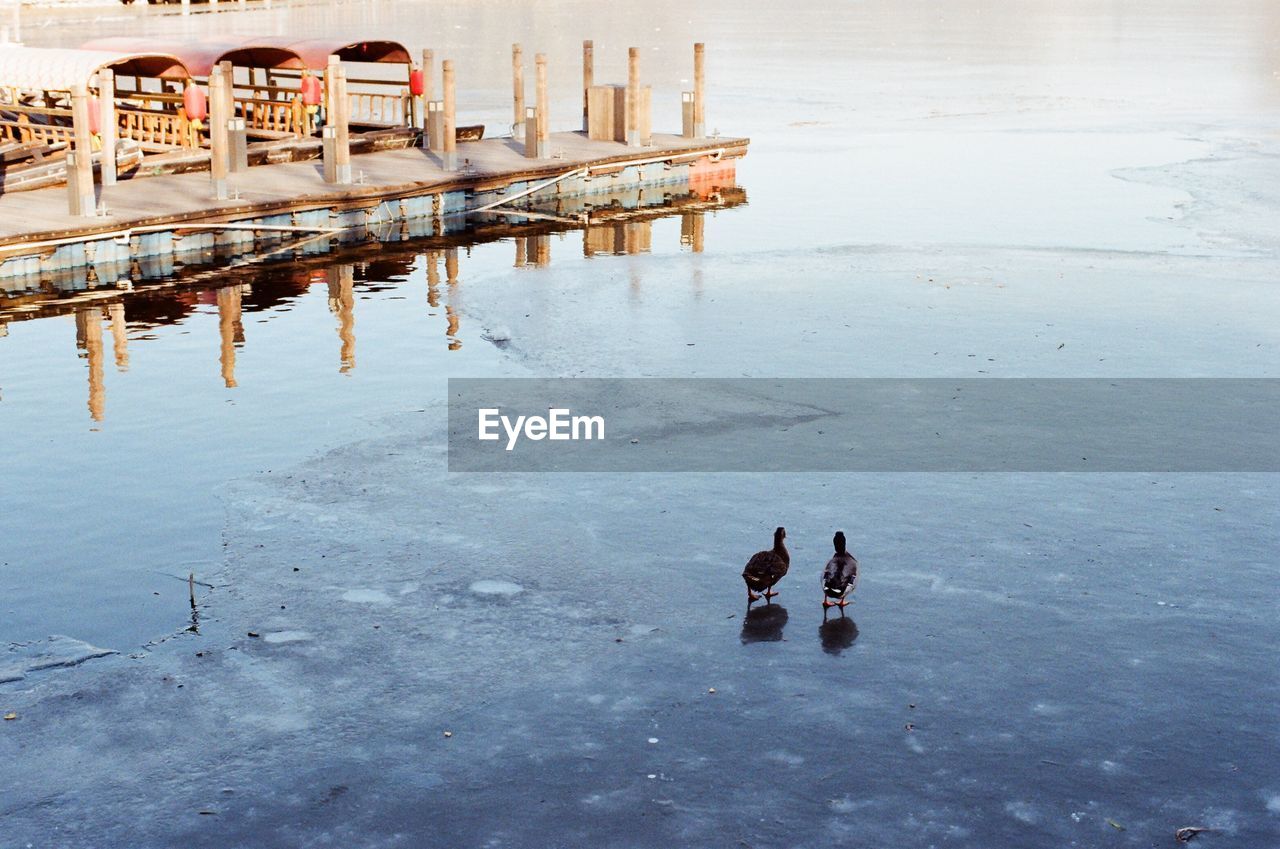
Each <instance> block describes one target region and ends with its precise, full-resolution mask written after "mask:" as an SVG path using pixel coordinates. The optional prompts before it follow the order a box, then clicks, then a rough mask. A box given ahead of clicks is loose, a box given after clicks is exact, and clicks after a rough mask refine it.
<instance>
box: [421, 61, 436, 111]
mask: <svg viewBox="0 0 1280 849" xmlns="http://www.w3.org/2000/svg"><path fill="white" fill-rule="evenodd" d="M435 75H436V52H435V51H434V50H432V49H430V48H427V49H426V50H423V51H422V97H423V99H424V100H427V101H430V100H431V98H433V97H435V96H436V76H435Z"/></svg>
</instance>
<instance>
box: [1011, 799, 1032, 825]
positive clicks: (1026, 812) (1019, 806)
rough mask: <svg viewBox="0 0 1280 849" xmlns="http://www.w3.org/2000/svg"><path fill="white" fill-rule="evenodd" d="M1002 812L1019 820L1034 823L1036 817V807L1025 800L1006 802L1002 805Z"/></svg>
mask: <svg viewBox="0 0 1280 849" xmlns="http://www.w3.org/2000/svg"><path fill="white" fill-rule="evenodd" d="M1004 812H1005V813H1006V814H1008V815H1009V816H1011V817H1013V818H1014V819H1016V820H1018V821H1019V822H1025V823H1028V824H1030V823H1034V822H1035V821H1036V820H1037V819H1038V818H1037V817H1036V809H1035V808H1033V807H1031V805H1030V804H1028V803H1026V802H1007V803H1005V806H1004Z"/></svg>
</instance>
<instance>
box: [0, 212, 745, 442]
mask: <svg viewBox="0 0 1280 849" xmlns="http://www.w3.org/2000/svg"><path fill="white" fill-rule="evenodd" d="M745 200H746V193H745V192H743V191H742V190H741V189H738V188H736V187H732V186H729V187H722V188H720V189H718V190H717V191H716V192H714V193H711V194H707V193H702V194H699V193H691V194H687V195H680V196H676V197H674V198H672V197H666V198H665V199H664V200H663V201H662V203H660V204H653V205H650V206H643V205H640V204H642V203H643V201H644V198H643V197H642V196H641V195H639V194H637V193H635V192H632V193H630V194H626V195H624V196H623V197H622V198H621V200H620V199H619V198H608V197H601V196H592V197H591V198H567V199H559V200H557V201H556V203H555V206H554V208H553V209H551V210H548V211H547V212H545V213H539V212H536V210H537V207H536V205H535V206H534V207H532V208H531V209H530V210H529V211H530V212H531V215H530V217H529V219H528V220H526V221H520V220H519V216H518V215H517V216H516V217H515V218H514V219H513V217H512V216H510V215H492V216H488V217H486V216H483V215H481V216H476V218H475V219H473V220H472V221H471V222H470V224H469V232H468V233H466V234H465V236H464V234H458V233H455V234H449V235H447V236H443V237H434V238H432V239H430V241H429V242H428V243H427V244H422V243H419V244H418V245H416V246H415V245H412V244H405V245H403V246H400V245H395V244H387V243H378V242H374V241H371V242H369V243H366V244H362V245H359V246H354V247H350V248H346V249H344V250H343V254H342V255H340V256H326V255H309V254H306V253H295V254H293V255H292V257H291V261H290V262H275V263H266V264H263V265H260V266H257V267H255V268H253V269H252V270H250V269H247V268H237V267H234V266H233V267H229V268H216V269H215V268H212V267H191V268H188V269H184V270H183V271H179V272H176V273H175V272H173V271H172V268H170V269H169V271H167V272H161V271H158V272H156V275H155V278H154V279H155V280H157V281H161V282H160V284H159V285H157V286H147V285H146V284H145V282H141V281H143V280H145V275H144V269H143V268H142V267H141V266H135V268H134V269H133V271H132V272H131V273H132V276H133V278H134V279H135V287H134V288H133V289H130V290H127V291H119V290H116V289H115V287H114V286H111V287H110V289H111V291H101V290H103V289H106V288H107V287H105V286H101V285H98V286H96V287H95V285H94V283H93V282H92V281H86V280H85V279H84V278H76V277H74V275H73V276H67V277H64V278H60V279H59V280H55V281H49V280H43V279H42V280H40V281H39V285H38V286H35V285H28V286H27V287H26V288H22V289H8V290H0V338H3V337H4V336H5V335H6V333H5V330H6V329H7V324H8V323H9V322H12V321H27V320H36V319H40V318H46V317H53V316H65V315H67V314H68V313H70V314H71V315H72V316H73V317H74V319H75V334H76V336H75V338H76V348H77V350H78V351H79V352H81V353H80V356H81V357H83V358H84V359H85V360H87V365H88V369H89V399H88V409H89V415H90V418H91V419H92V421H93V422H95V423H96V422H101V421H103V420H104V417H105V412H106V395H105V375H104V351H103V333H104V328H103V323H104V322H109V327H110V332H111V341H112V348H113V353H114V358H115V364H116V369H117V370H118V371H119V372H127V371H129V367H130V351H129V343H130V341H133V342H134V344H137V343H138V342H139V341H146V340H151V339H155V338H156V336H155V335H154V334H152V333H149V332H141V333H140V332H138V331H140V330H142V329H145V328H154V327H157V326H161V325H176V324H181V323H184V322H185V321H186V320H187V319H188V318H189V317H191V316H193V315H195V314H197V313H198V312H200V311H201V310H200V308H201V305H211V304H214V303H216V305H217V309H218V333H219V337H220V339H219V341H220V355H219V364H220V366H221V377H222V381H223V383H224V385H225V386H226V387H227V388H235V387H236V386H237V379H236V366H237V358H238V354H239V352H238V350H237V349H238V348H240V347H242V346H243V345H244V344H245V328H244V312H245V311H248V312H260V311H273V310H276V309H277V308H281V307H284V305H286V304H288V303H289V302H291V301H293V300H295V299H297V298H302V297H305V296H306V295H307V293H308V292H310V291H312V289H313V287H314V286H315V284H316V283H318V282H319V280H321V279H323V280H324V281H325V285H326V288H327V293H328V306H329V309H330V311H331V313H332V314H333V315H335V316H336V318H337V331H338V338H339V340H340V342H341V346H340V352H339V373H341V374H350V373H351V372H352V371H353V370H354V368H355V365H356V340H355V283H356V282H357V281H359V282H361V283H362V285H363V284H366V283H372V284H377V286H376V288H375V290H381V288H384V287H385V286H386V285H387V284H388V283H391V282H394V281H396V280H397V279H403V277H402V275H404V276H407V275H409V274H410V273H411V272H412V271H413V269H414V268H415V267H418V268H421V267H422V266H424V265H425V270H426V278H427V304H428V307H429V313H428V315H429V316H430V317H432V318H434V317H435V316H436V315H437V312H436V311H438V310H439V309H440V308H441V307H442V306H443V308H444V312H445V340H446V346H447V348H448V350H450V351H456V350H459V349H460V348H461V347H462V335H461V326H462V311H463V297H462V295H463V292H462V287H461V278H460V257H459V256H458V247H459V245H460V244H465V245H467V246H468V247H467V248H466V249H467V251H468V255H470V251H471V249H472V248H471V246H473V245H484V244H489V243H501V242H505V241H506V240H508V239H511V240H512V241H513V242H514V246H515V247H514V250H515V260H514V264H515V267H517V268H531V269H532V268H545V267H547V266H548V265H549V264H550V262H551V239H552V236H553V235H555V234H561V238H563V234H564V233H566V232H567V231H568V229H582V231H583V233H582V240H583V241H582V252H583V255H584V256H586V257H594V256H597V255H601V256H608V255H614V256H636V255H639V254H644V253H649V252H650V251H651V250H652V247H653V221H654V220H656V219H658V218H666V217H674V216H675V215H679V216H680V245H681V248H682V249H686V248H687V249H688V250H690V251H691V252H693V253H701V252H702V251H703V249H704V226H705V221H706V214H705V211H706V210H719V209H726V208H731V207H733V206H737V205H739V204H741V203H743V202H745ZM628 204H630V205H628ZM513 221H514V223H513ZM548 221H553V222H556V223H555V224H548V223H547V222H548ZM565 222H567V223H568V224H569V227H568V228H566V227H563V226H561V225H562V224H563V223H565ZM463 238H465V239H466V241H465V242H464V241H463ZM428 245H429V246H428ZM342 256H345V257H347V258H349V259H354V260H358V264H353V263H352V262H346V263H342V262H339V261H338V260H339V259H341V258H342ZM361 258H363V259H361ZM442 261H443V264H444V275H443V276H444V281H443V283H444V287H443V288H442V285H441V284H442V281H441V272H440V265H441V262H442ZM643 271H644V265H643V264H642V263H639V262H632V263H629V264H628V268H627V270H626V273H627V275H628V279H629V283H630V290H631V294H632V296H633V297H639V295H640V292H641V283H642V281H643ZM690 273H691V274H692V280H693V285H694V289H695V292H700V289H701V281H702V269H701V268H700V264H699V262H697V261H694V262H691V263H690ZM162 275H163V276H162ZM215 277H220V278H222V279H223V280H225V281H226V282H227V284H228V285H224V286H219V287H216V288H214V287H211V286H209V285H208V283H206V282H204V281H208V280H212V279H215ZM138 282H141V285H137V283H138ZM86 287H88V288H89V289H94V288H97V289H98V290H100V291H93V292H91V293H90V294H89V297H92V298H93V299H94V302H95V303H94V305H93V306H85V305H84V301H85V300H86ZM131 329H132V330H133V331H135V332H134V336H133V339H132V340H131V339H130V330H131Z"/></svg>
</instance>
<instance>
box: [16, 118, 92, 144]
mask: <svg viewBox="0 0 1280 849" xmlns="http://www.w3.org/2000/svg"><path fill="white" fill-rule="evenodd" d="M73 135H74V134H73V133H72V132H71V127H69V126H62V125H61V124H38V123H35V122H33V121H32V120H31V119H30V118H28V117H27V116H26V115H19V116H18V117H17V118H16V119H14V120H0V138H3V139H8V140H10V141H16V142H21V143H23V144H26V143H29V142H41V143H43V144H49V145H52V144H58V143H63V144H67V145H70V144H71V141H72V138H73Z"/></svg>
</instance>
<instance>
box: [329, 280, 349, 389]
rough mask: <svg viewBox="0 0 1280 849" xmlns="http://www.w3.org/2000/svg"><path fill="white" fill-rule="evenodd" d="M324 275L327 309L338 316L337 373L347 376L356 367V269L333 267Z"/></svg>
mask: <svg viewBox="0 0 1280 849" xmlns="http://www.w3.org/2000/svg"><path fill="white" fill-rule="evenodd" d="M325 273H326V274H327V276H328V280H329V309H330V311H331V312H333V313H334V314H335V315H337V316H338V338H339V339H340V340H341V341H342V347H341V349H340V351H339V353H338V358H339V366H338V371H339V373H341V374H349V373H350V372H351V371H352V370H353V369H354V368H355V367H356V312H355V306H356V300H355V290H354V286H355V279H356V277H355V276H356V267H355V266H354V265H350V264H343V265H334V266H330V267H329V268H328V269H326V270H325Z"/></svg>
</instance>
